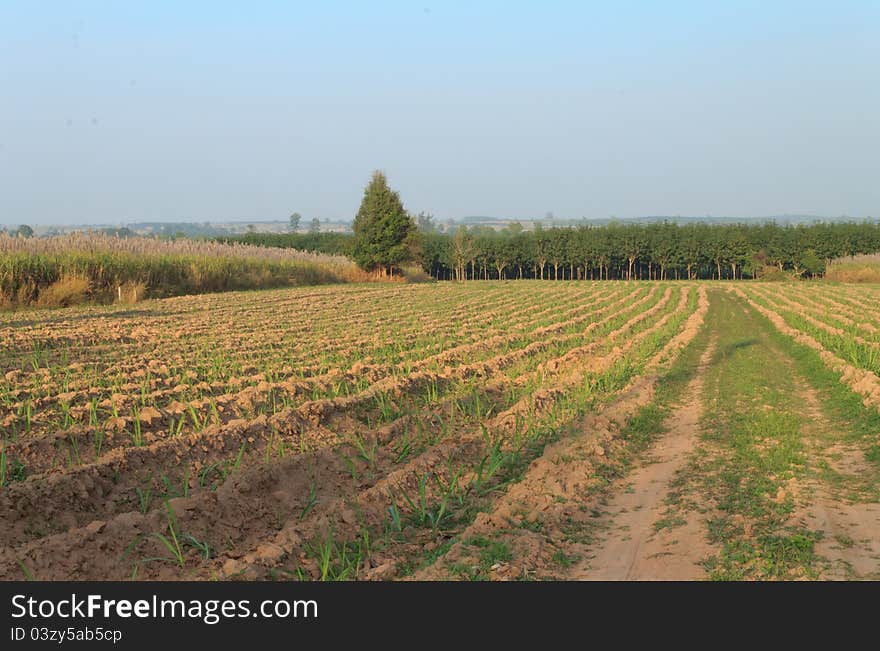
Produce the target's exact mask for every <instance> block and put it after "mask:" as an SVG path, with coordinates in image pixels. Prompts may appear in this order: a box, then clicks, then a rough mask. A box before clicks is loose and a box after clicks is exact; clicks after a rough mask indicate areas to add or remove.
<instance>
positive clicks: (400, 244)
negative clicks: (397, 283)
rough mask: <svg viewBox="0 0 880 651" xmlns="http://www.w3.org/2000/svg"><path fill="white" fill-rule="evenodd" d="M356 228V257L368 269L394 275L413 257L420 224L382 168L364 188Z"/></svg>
mask: <svg viewBox="0 0 880 651" xmlns="http://www.w3.org/2000/svg"><path fill="white" fill-rule="evenodd" d="M353 229H354V245H353V249H352V257H353V258H354V261H355V262H357V263H358V265H360V266H361V267H362V268H363V269H365V270H367V271H373V272H375V273H376V274H377V275H379V276H387V275H389V274H391V275H393V274H394V267H395V266H396V265H399V264H400V263H402V262H405V261H406V260H407V259H408V258H409V257H410V251H411V248H412V245H413V241H414V237H415V234H416V224H415V222H414V221H413V219H412V217H410V216H409V215H408V214H407V212H406V210H404V208H403V204H402V203H401V201H400V197H399V196H398V194H397V193H396V192H394V191H393V190H392V189H391V188H390V187H388V181H387V180H386V178H385V175H384V174H383V173H382V172H380V171H375V172H373V178H372V179H371V180H370V183H369V184H368V185H367V187H366V189H365V190H364V198H363V200H362V201H361V207H360V209H359V210H358V213H357V216H356V217H355V219H354V224H353Z"/></svg>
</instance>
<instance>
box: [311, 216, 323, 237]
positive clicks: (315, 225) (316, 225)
mask: <svg viewBox="0 0 880 651" xmlns="http://www.w3.org/2000/svg"><path fill="white" fill-rule="evenodd" d="M320 232H321V220H320V219H318V218H317V217H312V221H310V222H309V233H320Z"/></svg>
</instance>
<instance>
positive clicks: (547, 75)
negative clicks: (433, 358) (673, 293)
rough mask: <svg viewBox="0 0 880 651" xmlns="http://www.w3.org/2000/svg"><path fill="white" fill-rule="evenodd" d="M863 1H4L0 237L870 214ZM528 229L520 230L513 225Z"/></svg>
mask: <svg viewBox="0 0 880 651" xmlns="http://www.w3.org/2000/svg"><path fill="white" fill-rule="evenodd" d="M878 26H880V5H877V4H876V3H868V2H845V3H835V4H834V5H833V6H828V5H823V4H820V3H804V2H797V3H795V2H780V3H773V4H772V5H770V4H767V3H760V2H742V3H737V4H736V6H732V4H731V5H729V6H716V5H715V3H712V4H708V3H697V2H694V3H674V4H671V3H641V4H626V5H623V4H617V3H615V4H614V6H611V5H607V4H599V5H596V6H589V7H588V6H584V5H582V4H581V3H561V2H556V3H542V4H541V5H540V6H537V5H534V6H531V5H526V4H513V3H500V2H493V3H443V4H442V5H440V6H433V5H431V4H427V3H423V4H408V3H402V2H394V3H391V2H388V3H381V4H370V5H361V4H356V3H339V2H337V3H333V4H332V5H325V6H322V7H307V6H291V5H289V4H287V3H261V4H260V5H259V6H251V5H247V6H245V5H238V4H235V3H199V2H194V3H187V4H186V5H181V4H176V3H149V4H147V3H138V4H135V3H130V4H128V3H127V4H113V3H100V2H76V3H69V4H68V3H64V4H62V3H58V4H57V5H53V6H52V11H51V12H49V11H47V10H46V9H45V8H43V7H40V6H39V5H35V4H32V3H26V2H10V3H5V4H4V5H3V6H0V79H2V81H3V82H4V83H3V87H4V90H5V93H4V101H3V102H2V103H0V179H2V181H0V224H4V225H17V224H20V223H28V224H31V225H48V224H57V225H65V224H100V223H108V224H110V223H131V222H150V221H152V222H159V221H166V222H175V221H192V222H204V221H210V222H233V221H237V222H246V221H271V220H284V219H286V218H287V216H288V215H290V213H292V212H294V211H296V212H299V213H301V214H302V216H303V223H307V222H308V220H310V219H311V218H312V217H318V218H320V219H324V218H328V219H332V220H350V219H351V218H352V217H353V215H354V213H355V212H356V211H357V208H358V204H359V202H360V198H361V195H362V192H363V187H364V185H365V184H366V183H367V181H368V180H369V178H370V173H371V171H372V170H373V169H376V168H379V169H383V170H384V171H385V172H386V173H387V175H388V179H389V182H390V184H391V186H392V187H393V188H394V189H395V190H397V191H398V192H399V193H400V195H401V198H402V199H403V202H404V205H405V206H406V208H407V209H408V210H410V211H411V212H414V213H416V212H420V211H426V212H431V213H433V214H435V215H438V216H441V217H443V218H448V217H453V218H456V219H461V218H463V217H465V216H476V215H487V216H495V217H503V216H508V215H510V216H517V215H520V216H521V215H534V216H535V217H540V216H543V215H544V214H545V213H547V212H553V213H554V214H555V215H556V216H557V217H558V218H560V219H572V218H581V217H586V218H590V219H607V218H609V217H611V216H615V217H617V218H630V217H638V216H648V215H681V216H710V215H711V216H717V217H724V216H733V217H740V218H761V217H766V216H770V215H778V216H782V215H817V216H826V217H839V216H843V215H846V216H850V217H851V218H853V219H863V218H866V217H877V216H878V215H880V210H878V207H880V183H877V178H878V176H880V175H878V172H880V164H878V162H877V152H878V151H880V66H878V65H877V62H878V61H880V27H878ZM521 218H523V219H525V218H524V217H521Z"/></svg>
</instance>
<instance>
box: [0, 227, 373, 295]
mask: <svg viewBox="0 0 880 651" xmlns="http://www.w3.org/2000/svg"><path fill="white" fill-rule="evenodd" d="M365 279H366V275H365V274H363V273H362V272H361V271H360V270H359V269H358V268H357V266H356V265H355V264H354V263H353V262H351V261H350V260H348V259H347V258H344V257H342V256H332V255H324V254H318V253H306V252H303V251H296V250H293V249H273V248H268V247H255V246H249V245H246V244H220V243H217V242H201V241H195V240H156V239H151V238H143V237H129V238H115V237H111V236H109V235H101V234H98V233H90V234H72V235H61V236H55V237H49V238H27V239H25V238H18V237H11V236H9V235H7V234H6V233H0V308H3V307H6V308H9V307H23V306H38V307H59V306H68V305H75V304H78V303H86V302H91V303H110V302H114V301H116V302H121V303H135V302H137V301H139V300H142V299H143V298H148V297H166V296H178V295H182V294H199V293H205V292H220V291H229V290H236V289H266V288H270V287H286V286H291V285H316V284H322V283H334V282H335V283H338V282H349V281H357V280H365Z"/></svg>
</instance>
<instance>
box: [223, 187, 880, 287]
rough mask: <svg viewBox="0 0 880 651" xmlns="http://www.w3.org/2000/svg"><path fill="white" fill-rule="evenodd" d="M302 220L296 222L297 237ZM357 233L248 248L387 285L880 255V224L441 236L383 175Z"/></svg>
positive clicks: (760, 265)
mask: <svg viewBox="0 0 880 651" xmlns="http://www.w3.org/2000/svg"><path fill="white" fill-rule="evenodd" d="M299 219H300V216H299V214H298V213H294V214H293V215H292V216H291V227H292V228H291V230H295V227H297V226H298V225H299ZM352 229H353V231H354V233H353V234H352V235H345V234H341V233H317V232H315V233H308V234H305V235H301V234H298V233H289V234H274V235H272V234H257V233H251V234H248V235H246V236H244V237H243V238H240V239H241V241H244V242H247V243H250V244H260V245H263V246H279V247H292V248H299V249H304V250H310V251H318V252H322V253H331V254H341V255H346V256H348V257H350V258H352V259H353V260H354V261H355V262H356V263H357V264H358V265H360V267H361V268H362V269H365V270H368V271H371V272H373V273H375V274H376V275H377V276H380V277H384V276H389V275H391V276H393V275H394V273H395V269H400V267H401V265H403V264H404V263H407V262H410V263H413V262H415V263H418V264H420V265H421V267H422V269H423V270H424V271H425V272H426V273H428V274H430V275H431V276H432V277H433V278H435V279H437V280H490V279H501V280H505V279H507V280H509V279H525V278H537V279H541V280H545V279H547V280H587V279H589V280H612V279H617V280H619V279H625V280H670V279H688V280H695V279H717V280H722V279H735V280H736V279H742V278H760V277H765V278H766V277H768V276H770V277H773V276H777V277H787V276H795V277H801V278H805V277H814V276H821V275H822V274H824V272H825V268H826V266H827V265H828V264H829V263H830V262H831V260H833V259H836V258H841V257H846V256H852V255H857V254H863V253H875V252H877V251H880V223H878V222H873V221H864V222H816V223H813V224H809V225H806V224H799V225H779V224H776V223H774V222H762V223H757V224H748V223H739V224H705V223H691V224H677V223H675V222H671V221H664V222H657V223H651V224H623V223H619V222H612V223H610V224H605V225H602V226H597V225H591V224H587V223H584V224H581V225H579V226H567V227H556V228H543V227H541V225H540V224H536V226H535V228H534V229H533V230H530V231H525V230H524V229H523V228H522V226H521V225H520V224H517V223H513V224H511V225H509V226H508V227H506V228H504V229H502V230H496V229H494V228H492V227H489V226H473V227H470V228H468V227H466V226H460V227H459V228H458V229H457V230H455V231H454V232H452V233H449V232H445V233H441V232H439V231H438V229H437V228H436V225H435V224H434V221H433V218H432V217H431V216H430V215H426V214H424V213H421V214H419V215H417V216H415V217H414V216H412V215H410V214H409V213H407V211H406V210H405V209H404V207H403V203H402V202H401V200H400V196H399V195H398V193H397V192H395V191H394V190H392V189H391V188H390V187H389V186H388V182H387V179H386V178H385V175H384V174H383V173H382V172H381V171H376V172H374V173H373V176H372V178H371V180H370V182H369V183H368V184H367V186H366V188H365V189H364V196H363V199H362V201H361V205H360V208H359V209H358V213H357V216H356V217H355V219H354V223H353V225H352Z"/></svg>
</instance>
